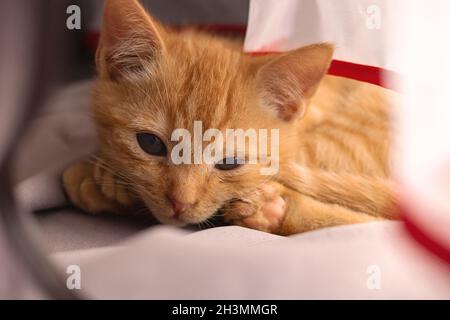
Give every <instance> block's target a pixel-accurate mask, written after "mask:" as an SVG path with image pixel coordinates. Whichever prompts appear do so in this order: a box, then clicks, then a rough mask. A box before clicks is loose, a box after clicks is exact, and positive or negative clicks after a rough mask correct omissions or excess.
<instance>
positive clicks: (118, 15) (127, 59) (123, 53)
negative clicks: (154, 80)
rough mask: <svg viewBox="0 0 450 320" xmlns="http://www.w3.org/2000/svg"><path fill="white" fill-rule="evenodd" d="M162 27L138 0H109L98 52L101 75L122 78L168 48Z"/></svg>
mask: <svg viewBox="0 0 450 320" xmlns="http://www.w3.org/2000/svg"><path fill="white" fill-rule="evenodd" d="M163 32H164V31H163V30H162V28H161V27H160V26H159V25H158V24H157V23H156V22H155V21H154V20H153V19H152V18H151V17H150V16H149V15H148V13H147V12H146V11H145V9H144V8H143V7H142V6H141V5H140V4H139V2H138V1H136V0H106V1H105V6H104V9H103V23H102V29H101V33H100V42H99V46H98V48H97V53H96V63H97V69H98V72H99V75H100V77H104V78H109V79H111V80H115V81H119V80H121V79H125V78H127V77H130V76H132V75H134V74H136V73H139V72H140V71H142V70H143V69H144V66H145V65H148V64H151V63H152V62H154V61H155V59H157V57H158V55H159V54H161V52H162V50H163V49H164V43H163V39H162V33H163Z"/></svg>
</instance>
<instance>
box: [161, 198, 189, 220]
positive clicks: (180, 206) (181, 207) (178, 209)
mask: <svg viewBox="0 0 450 320" xmlns="http://www.w3.org/2000/svg"><path fill="white" fill-rule="evenodd" d="M167 200H169V202H170V204H171V205H172V209H173V213H174V217H175V218H178V217H179V216H180V215H181V214H182V213H183V212H185V211H186V210H187V209H189V208H190V207H191V206H192V204H191V203H186V202H182V201H180V200H178V199H177V198H176V197H175V196H173V195H167Z"/></svg>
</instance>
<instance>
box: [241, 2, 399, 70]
mask: <svg viewBox="0 0 450 320" xmlns="http://www.w3.org/2000/svg"><path fill="white" fill-rule="evenodd" d="M391 3H392V1H391V0H346V1H335V0H314V1H311V0H283V1H279V0H252V1H250V12H249V21H248V27H247V34H246V38H245V50H246V51H250V52H258V51H287V50H291V49H295V48H299V47H302V46H305V45H309V44H313V43H319V42H331V43H333V44H335V46H336V52H335V56H334V58H335V59H338V60H343V61H347V62H353V63H359V64H366V65H371V66H376V67H382V68H385V69H389V70H394V71H395V70H397V66H396V64H395V62H396V61H395V60H393V59H392V55H391V54H387V52H386V50H385V49H386V45H387V40H388V35H389V34H390V33H391V32H392V30H394V29H395V24H396V23H397V21H398V12H397V11H394V10H391V6H392V4H391Z"/></svg>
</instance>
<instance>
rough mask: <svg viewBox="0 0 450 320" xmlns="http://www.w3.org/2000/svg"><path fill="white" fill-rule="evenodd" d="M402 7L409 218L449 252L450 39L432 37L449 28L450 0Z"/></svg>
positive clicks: (403, 152) (402, 158) (402, 130)
mask: <svg viewBox="0 0 450 320" xmlns="http://www.w3.org/2000/svg"><path fill="white" fill-rule="evenodd" d="M402 10H403V12H404V18H403V19H404V21H403V22H404V23H402V24H401V26H403V29H402V30H401V31H402V32H399V37H397V38H395V41H393V43H395V44H396V46H395V52H397V53H398V56H399V57H401V59H399V64H400V65H401V69H402V74H403V76H404V78H403V80H404V81H403V83H402V91H403V93H404V103H403V106H402V108H401V109H400V110H398V112H397V114H396V118H397V119H398V120H399V126H398V127H399V130H398V136H397V139H396V141H397V142H398V144H397V146H396V150H398V151H399V152H398V154H397V155H398V159H397V163H396V172H397V176H398V178H399V180H400V181H401V182H402V184H403V185H404V194H403V196H404V199H405V207H406V209H407V210H408V213H409V216H410V219H411V220H413V221H414V222H415V223H416V224H417V225H419V226H420V227H421V228H422V229H423V230H424V232H425V233H427V234H428V235H429V236H430V237H433V238H435V240H436V241H438V242H439V243H441V244H442V245H443V246H445V247H446V248H447V250H448V252H450V139H449V137H450V126H449V123H450V91H449V90H448V88H449V74H450V62H449V59H448V55H449V54H448V52H449V51H450V39H449V37H442V38H439V39H437V38H436V37H434V36H432V35H437V34H440V33H442V32H444V30H449V28H450V20H449V18H448V13H449V12H450V2H449V1H447V0H437V1H433V5H430V3H425V2H424V1H420V0H413V1H408V2H407V6H405V7H404V8H402ZM430 17H432V19H430Z"/></svg>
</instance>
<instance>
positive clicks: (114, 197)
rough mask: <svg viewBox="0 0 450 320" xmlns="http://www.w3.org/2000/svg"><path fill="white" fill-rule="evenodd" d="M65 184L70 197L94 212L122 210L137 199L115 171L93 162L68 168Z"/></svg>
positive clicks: (65, 172)
mask: <svg viewBox="0 0 450 320" xmlns="http://www.w3.org/2000/svg"><path fill="white" fill-rule="evenodd" d="M63 185H64V189H65V191H66V193H67V196H68V197H69V199H70V201H71V202H72V203H73V204H74V205H75V206H77V207H79V208H80V209H83V210H85V211H87V212H91V213H100V212H115V213H119V212H121V211H122V210H123V209H124V208H125V207H127V206H131V205H132V204H133V203H134V200H135V199H134V197H133V196H132V195H131V194H130V193H129V192H128V191H127V190H126V189H125V187H124V186H123V185H121V184H120V183H118V182H117V181H116V180H115V178H114V176H113V175H112V173H110V172H109V171H106V170H103V169H102V168H101V167H100V166H98V165H96V164H94V163H90V162H81V163H77V164H74V165H72V166H70V167H69V168H67V169H66V170H65V171H64V173H63Z"/></svg>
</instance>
